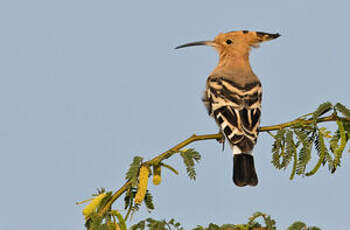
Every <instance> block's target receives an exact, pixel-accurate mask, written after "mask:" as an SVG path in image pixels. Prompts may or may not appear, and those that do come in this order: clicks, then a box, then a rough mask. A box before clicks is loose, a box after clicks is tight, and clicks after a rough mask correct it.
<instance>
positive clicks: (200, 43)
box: [175, 41, 215, 49]
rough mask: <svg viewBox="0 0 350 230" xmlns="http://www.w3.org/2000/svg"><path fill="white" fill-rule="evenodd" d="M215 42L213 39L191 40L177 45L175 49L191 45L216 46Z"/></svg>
mask: <svg viewBox="0 0 350 230" xmlns="http://www.w3.org/2000/svg"><path fill="white" fill-rule="evenodd" d="M214 44H215V43H214V42H213V41H199V42H190V43H186V44H183V45H180V46H177V47H175V49H181V48H185V47H190V46H214Z"/></svg>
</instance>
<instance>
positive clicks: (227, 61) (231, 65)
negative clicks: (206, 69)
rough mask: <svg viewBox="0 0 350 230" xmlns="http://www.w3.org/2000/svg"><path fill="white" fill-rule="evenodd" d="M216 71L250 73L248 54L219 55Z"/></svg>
mask: <svg viewBox="0 0 350 230" xmlns="http://www.w3.org/2000/svg"><path fill="white" fill-rule="evenodd" d="M215 69H216V70H225V71H240V72H252V69H251V66H250V63H249V54H248V53H246V54H234V53H230V54H225V53H221V54H220V57H219V63H218V65H217V67H216V68H215Z"/></svg>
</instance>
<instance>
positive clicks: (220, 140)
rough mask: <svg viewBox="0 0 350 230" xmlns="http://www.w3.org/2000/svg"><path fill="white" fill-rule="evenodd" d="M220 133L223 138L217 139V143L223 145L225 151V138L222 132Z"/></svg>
mask: <svg viewBox="0 0 350 230" xmlns="http://www.w3.org/2000/svg"><path fill="white" fill-rule="evenodd" d="M219 133H220V134H221V138H218V139H216V140H217V142H219V143H220V144H222V151H224V149H225V136H224V134H223V133H222V132H221V130H219Z"/></svg>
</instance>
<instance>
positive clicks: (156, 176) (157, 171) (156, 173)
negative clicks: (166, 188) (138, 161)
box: [153, 165, 162, 185]
mask: <svg viewBox="0 0 350 230" xmlns="http://www.w3.org/2000/svg"><path fill="white" fill-rule="evenodd" d="M161 181H162V177H161V167H160V165H155V166H153V184H154V185H159V184H160V182H161Z"/></svg>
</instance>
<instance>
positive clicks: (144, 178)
mask: <svg viewBox="0 0 350 230" xmlns="http://www.w3.org/2000/svg"><path fill="white" fill-rule="evenodd" d="M148 175H149V169H148V167H147V166H144V165H143V166H141V168H140V172H139V184H138V186H137V192H136V195H135V203H136V204H141V203H142V201H143V199H144V198H145V195H146V192H147V184H148Z"/></svg>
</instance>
